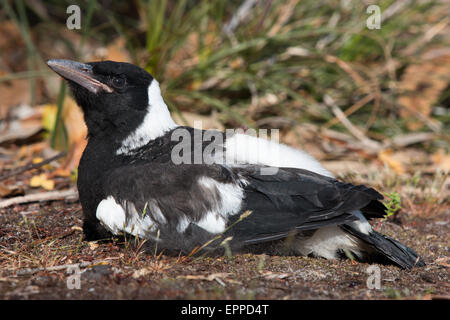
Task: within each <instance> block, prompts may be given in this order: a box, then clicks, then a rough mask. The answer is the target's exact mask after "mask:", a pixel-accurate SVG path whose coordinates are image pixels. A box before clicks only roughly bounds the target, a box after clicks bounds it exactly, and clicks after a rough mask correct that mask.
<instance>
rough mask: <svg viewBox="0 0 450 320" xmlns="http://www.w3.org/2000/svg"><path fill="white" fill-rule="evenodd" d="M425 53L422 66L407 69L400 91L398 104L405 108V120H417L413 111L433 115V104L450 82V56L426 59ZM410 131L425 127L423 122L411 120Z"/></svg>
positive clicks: (412, 66)
mask: <svg viewBox="0 0 450 320" xmlns="http://www.w3.org/2000/svg"><path fill="white" fill-rule="evenodd" d="M426 54H427V52H425V53H424V55H423V56H422V58H421V59H419V61H422V62H421V63H420V64H412V65H410V66H409V67H407V68H406V70H405V72H404V74H403V76H402V79H401V82H400V83H399V90H400V92H402V94H401V95H400V96H399V97H398V102H399V103H400V104H401V105H403V106H404V107H405V108H402V109H401V110H400V115H401V116H402V117H404V118H413V119H414V118H416V117H417V116H416V115H415V114H414V112H413V111H417V112H419V113H421V114H422V115H424V116H425V117H428V116H429V115H430V114H431V110H432V107H433V103H435V102H436V101H437V99H438V98H439V96H440V95H441V92H442V91H443V90H444V89H445V88H446V87H447V86H448V83H449V81H450V77H449V72H448V70H449V68H450V55H442V56H439V57H437V58H435V59H429V60H428V61H427V60H426V59H424V56H425V55H426ZM407 126H408V128H409V129H410V130H417V129H419V128H421V127H422V126H423V122H419V121H415V120H410V121H409V122H408V123H407Z"/></svg>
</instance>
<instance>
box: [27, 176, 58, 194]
mask: <svg viewBox="0 0 450 320" xmlns="http://www.w3.org/2000/svg"><path fill="white" fill-rule="evenodd" d="M30 186H31V187H33V188H39V187H42V188H44V189H45V190H53V188H54V187H55V182H54V181H53V180H50V179H48V178H47V175H46V174H45V173H42V174H39V175H36V176H33V177H32V178H31V180H30Z"/></svg>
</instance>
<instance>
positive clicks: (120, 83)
mask: <svg viewBox="0 0 450 320" xmlns="http://www.w3.org/2000/svg"><path fill="white" fill-rule="evenodd" d="M112 84H113V86H114V87H116V88H118V89H120V88H123V87H124V86H125V79H124V78H122V77H117V78H113V79H112Z"/></svg>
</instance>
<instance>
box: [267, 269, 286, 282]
mask: <svg viewBox="0 0 450 320" xmlns="http://www.w3.org/2000/svg"><path fill="white" fill-rule="evenodd" d="M260 273H261V275H262V276H263V277H264V278H265V279H268V280H272V279H284V278H287V277H289V273H282V272H272V271H262V272H260Z"/></svg>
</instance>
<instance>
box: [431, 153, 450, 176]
mask: <svg viewBox="0 0 450 320" xmlns="http://www.w3.org/2000/svg"><path fill="white" fill-rule="evenodd" d="M431 161H433V163H434V164H435V165H436V166H437V167H438V168H440V169H441V170H443V171H450V155H449V154H446V153H445V151H444V150H442V149H439V151H438V152H436V153H435V154H433V155H432V156H431Z"/></svg>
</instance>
